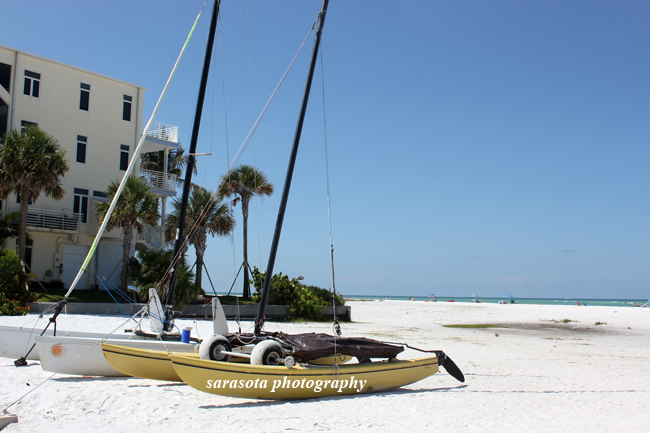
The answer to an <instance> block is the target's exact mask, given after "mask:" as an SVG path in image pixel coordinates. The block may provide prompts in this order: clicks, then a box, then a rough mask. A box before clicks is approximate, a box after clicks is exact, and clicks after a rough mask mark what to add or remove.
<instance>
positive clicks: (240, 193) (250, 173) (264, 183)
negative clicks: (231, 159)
mask: <svg viewBox="0 0 650 433" xmlns="http://www.w3.org/2000/svg"><path fill="white" fill-rule="evenodd" d="M219 194H220V195H221V196H222V197H226V196H227V197H232V196H235V199H234V200H233V201H232V204H233V206H236V205H237V203H238V202H241V213H242V218H243V224H242V229H243V236H242V239H243V241H244V249H243V253H244V263H246V264H248V205H249V202H250V200H251V198H252V197H254V196H260V197H264V196H265V195H266V196H270V195H272V194H273V184H272V183H271V182H269V181H268V180H267V179H266V175H265V174H264V172H262V171H260V170H258V169H257V168H255V167H253V166H251V165H246V164H243V165H240V166H239V167H237V168H236V169H235V170H233V171H231V172H230V173H227V174H226V175H224V176H222V177H221V186H220V187H219ZM249 283H250V281H249V279H248V266H244V290H243V295H244V298H250V297H251V289H250V285H249Z"/></svg>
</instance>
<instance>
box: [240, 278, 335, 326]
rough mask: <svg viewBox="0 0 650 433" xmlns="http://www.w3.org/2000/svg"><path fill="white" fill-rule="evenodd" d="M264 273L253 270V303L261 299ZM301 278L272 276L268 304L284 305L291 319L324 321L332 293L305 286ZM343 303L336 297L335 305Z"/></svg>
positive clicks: (330, 303)
mask: <svg viewBox="0 0 650 433" xmlns="http://www.w3.org/2000/svg"><path fill="white" fill-rule="evenodd" d="M265 274H266V272H260V270H259V269H258V268H254V269H253V275H252V277H253V280H252V281H251V283H252V284H253V285H254V286H255V289H256V292H255V295H253V301H255V302H259V301H260V299H261V297H262V286H263V284H264V276H265ZM302 280H303V277H298V278H289V276H288V275H282V272H280V273H279V274H275V275H273V278H272V279H271V290H270V292H269V298H268V303H269V304H271V305H286V306H287V307H288V308H289V314H290V315H291V317H292V318H293V319H304V320H312V321H316V320H324V318H323V312H324V311H325V308H326V307H328V306H330V305H332V293H331V292H330V291H329V290H327V289H322V288H320V287H316V286H305V285H304V284H301V283H300V282H301V281H302ZM344 303H345V301H344V300H343V298H342V297H341V296H337V297H336V304H337V305H343V304H344Z"/></svg>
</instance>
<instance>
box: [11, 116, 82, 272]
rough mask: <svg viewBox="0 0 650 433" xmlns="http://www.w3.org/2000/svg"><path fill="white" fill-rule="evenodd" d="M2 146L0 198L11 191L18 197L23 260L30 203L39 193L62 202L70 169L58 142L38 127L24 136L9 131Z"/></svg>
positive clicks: (32, 128)
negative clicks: (64, 178) (63, 184)
mask: <svg viewBox="0 0 650 433" xmlns="http://www.w3.org/2000/svg"><path fill="white" fill-rule="evenodd" d="M2 144H3V145H2V146H0V199H5V198H7V196H8V195H9V194H10V193H12V192H13V193H14V194H16V195H17V196H18V197H20V218H19V220H18V255H19V257H20V259H21V260H23V261H24V260H25V250H26V239H27V211H28V204H29V201H30V200H33V201H36V199H38V197H39V196H40V195H41V193H42V192H44V193H45V195H46V196H48V197H52V198H53V199H55V200H61V199H62V198H63V196H64V194H65V190H64V189H63V187H62V186H61V178H62V177H63V176H64V175H65V173H66V172H67V171H68V170H69V169H70V167H69V166H68V161H67V160H66V157H65V153H66V151H65V150H62V149H61V146H60V145H59V142H58V140H57V139H56V138H54V137H53V136H51V135H49V134H48V133H47V132H45V131H43V130H42V129H41V128H39V127H38V126H37V125H30V126H28V127H26V128H25V130H24V132H23V133H20V132H19V131H18V130H17V129H15V128H14V129H12V130H11V131H9V132H8V133H7V134H5V135H4V137H3V138H2Z"/></svg>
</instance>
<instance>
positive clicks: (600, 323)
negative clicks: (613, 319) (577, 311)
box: [594, 322, 607, 326]
mask: <svg viewBox="0 0 650 433" xmlns="http://www.w3.org/2000/svg"><path fill="white" fill-rule="evenodd" d="M594 325H596V326H598V325H607V322H596V323H594Z"/></svg>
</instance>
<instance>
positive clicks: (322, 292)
mask: <svg viewBox="0 0 650 433" xmlns="http://www.w3.org/2000/svg"><path fill="white" fill-rule="evenodd" d="M307 288H308V289H310V290H311V291H312V292H314V293H315V294H316V296H318V297H319V298H321V299H323V300H324V301H325V302H327V305H328V306H330V305H332V292H331V291H330V290H327V289H323V288H322V287H318V286H307ZM341 305H345V298H343V296H341V295H336V306H337V307H340V306H341Z"/></svg>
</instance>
